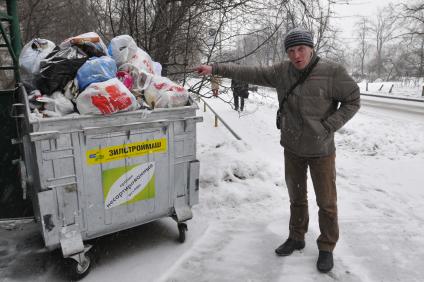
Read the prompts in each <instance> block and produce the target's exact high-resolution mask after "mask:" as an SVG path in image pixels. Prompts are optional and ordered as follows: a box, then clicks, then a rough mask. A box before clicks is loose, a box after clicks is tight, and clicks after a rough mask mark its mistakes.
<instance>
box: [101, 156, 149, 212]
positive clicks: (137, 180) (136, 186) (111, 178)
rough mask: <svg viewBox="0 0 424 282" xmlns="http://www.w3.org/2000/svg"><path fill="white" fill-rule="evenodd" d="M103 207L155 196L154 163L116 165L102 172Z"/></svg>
mask: <svg viewBox="0 0 424 282" xmlns="http://www.w3.org/2000/svg"><path fill="white" fill-rule="evenodd" d="M102 180H103V195H104V199H105V209H110V208H113V207H116V206H119V205H122V204H132V203H135V202H138V201H142V200H148V199H152V198H154V197H155V163H154V162H149V163H144V164H136V165H132V166H126V167H117V168H112V169H108V170H104V171H103V172H102Z"/></svg>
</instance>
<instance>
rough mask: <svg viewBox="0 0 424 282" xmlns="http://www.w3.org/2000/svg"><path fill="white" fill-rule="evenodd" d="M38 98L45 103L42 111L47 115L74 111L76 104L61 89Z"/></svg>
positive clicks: (66, 113) (61, 114) (60, 114)
mask: <svg viewBox="0 0 424 282" xmlns="http://www.w3.org/2000/svg"><path fill="white" fill-rule="evenodd" d="M36 100H37V102H41V103H44V111H42V113H43V114H46V115H47V116H51V117H55V116H64V115H68V114H71V113H73V112H74V104H72V102H71V101H70V100H69V99H68V98H66V97H65V96H64V95H63V94H62V92H60V91H55V92H53V93H52V95H50V96H46V95H43V96H39V97H37V98H36Z"/></svg>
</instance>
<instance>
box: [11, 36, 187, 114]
mask: <svg viewBox="0 0 424 282" xmlns="http://www.w3.org/2000/svg"><path fill="white" fill-rule="evenodd" d="M19 67H20V72H21V77H22V81H23V84H24V86H25V88H26V89H27V93H29V94H28V101H29V105H30V109H31V111H32V114H33V116H35V117H37V118H41V117H43V118H45V117H61V116H65V115H70V114H74V115H75V114H80V115H111V114H115V113H118V112H123V111H134V110H138V109H142V108H147V109H149V110H154V109H155V108H173V107H182V106H186V105H187V104H188V100H189V94H188V91H187V89H185V88H184V87H183V86H181V85H178V84H177V83H175V82H173V81H172V80H170V79H169V78H167V77H162V76H161V72H162V66H161V64H160V63H158V62H155V61H153V59H152V58H151V57H150V55H149V54H148V53H147V52H146V51H144V50H143V49H142V48H140V47H138V46H137V44H136V42H135V41H134V39H133V38H132V37H131V36H129V35H119V36H116V37H115V38H113V39H112V40H111V41H110V44H109V46H108V47H106V45H105V44H104V43H103V41H102V39H101V38H100V36H99V35H98V34H96V33H95V32H88V33H84V34H81V35H78V36H75V37H71V38H68V39H66V40H64V41H63V42H61V43H60V44H59V45H55V44H54V43H53V42H51V41H49V40H47V39H40V38H35V39H33V40H31V41H30V42H28V43H27V44H26V45H25V46H24V48H23V49H22V52H21V55H20V57H19Z"/></svg>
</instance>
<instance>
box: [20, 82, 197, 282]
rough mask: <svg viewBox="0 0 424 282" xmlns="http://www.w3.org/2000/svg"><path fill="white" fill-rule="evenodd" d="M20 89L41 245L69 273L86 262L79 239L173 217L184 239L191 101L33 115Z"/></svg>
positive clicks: (190, 195) (191, 158) (193, 198)
mask: <svg viewBox="0 0 424 282" xmlns="http://www.w3.org/2000/svg"><path fill="white" fill-rule="evenodd" d="M20 95H21V100H22V103H21V104H16V105H14V108H15V109H14V110H15V112H19V113H20V114H19V115H18V116H19V117H20V119H21V122H20V123H21V137H22V141H23V147H24V158H23V161H22V162H21V171H23V175H22V176H23V178H24V181H23V183H24V186H27V190H28V194H29V195H30V196H31V198H32V201H33V207H34V213H35V216H36V220H37V221H38V222H39V226H40V229H41V233H42V235H43V238H44V242H45V246H46V247H47V248H48V249H50V250H53V249H56V248H61V250H62V253H63V256H64V257H65V258H72V260H71V261H72V262H74V264H73V266H71V267H72V268H73V269H71V271H72V273H73V274H75V275H74V276H75V277H76V278H80V277H83V276H85V275H86V273H87V272H88V269H89V268H90V259H89V257H88V256H86V255H85V254H86V252H87V251H88V250H89V249H90V246H88V245H85V244H84V241H85V240H88V239H93V238H96V237H99V236H103V235H106V234H109V233H112V232H117V231H120V230H124V229H128V228H131V227H134V226H137V225H141V224H144V223H147V222H150V221H153V220H156V219H160V218H163V217H173V218H174V219H175V220H176V221H177V223H178V229H179V232H180V233H179V234H180V241H184V239H185V230H186V228H187V226H186V225H185V224H184V223H183V222H184V221H186V220H188V219H191V218H192V212H191V207H192V206H193V205H195V204H196V203H197V202H198V197H199V161H198V160H196V122H199V121H202V117H197V116H196V110H197V109H198V107H197V104H196V103H195V102H194V101H193V100H192V99H190V105H188V106H184V107H180V108H166V109H155V110H153V111H146V110H138V111H133V112H125V113H118V114H114V115H110V116H89V115H80V116H65V117H61V118H44V119H34V118H32V117H31V114H30V109H29V105H28V102H27V98H26V92H25V89H24V88H23V87H21V91H20ZM19 109H20V110H19Z"/></svg>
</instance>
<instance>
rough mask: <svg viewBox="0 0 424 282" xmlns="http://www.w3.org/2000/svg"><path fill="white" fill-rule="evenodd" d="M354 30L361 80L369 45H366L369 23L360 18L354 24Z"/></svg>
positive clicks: (365, 19) (364, 18)
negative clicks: (355, 32) (356, 39)
mask: <svg viewBox="0 0 424 282" xmlns="http://www.w3.org/2000/svg"><path fill="white" fill-rule="evenodd" d="M356 30H357V35H358V40H359V42H358V45H359V46H358V47H359V58H360V64H361V66H360V68H361V78H363V77H364V66H365V58H366V56H367V54H368V51H369V47H370V45H369V43H368V39H367V37H368V33H369V31H370V22H369V21H368V19H367V18H366V17H362V18H361V19H360V20H359V21H358V22H357V23H356Z"/></svg>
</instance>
